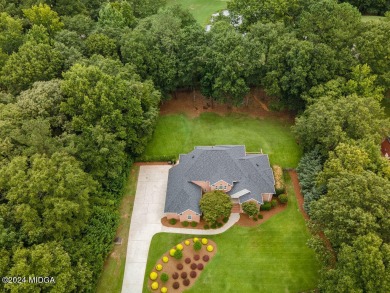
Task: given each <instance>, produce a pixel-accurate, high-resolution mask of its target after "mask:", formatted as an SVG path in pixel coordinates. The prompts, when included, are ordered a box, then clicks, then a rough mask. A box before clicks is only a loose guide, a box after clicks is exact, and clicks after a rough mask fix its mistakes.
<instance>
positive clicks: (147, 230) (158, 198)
mask: <svg viewBox="0 0 390 293" xmlns="http://www.w3.org/2000/svg"><path fill="white" fill-rule="evenodd" d="M170 168H171V166H169V165H144V166H141V167H140V171H139V175H138V183H137V192H136V194H135V200H134V207H133V213H132V216H131V224H130V233H129V241H128V244H127V255H126V265H125V273H124V278H123V284H122V293H141V292H142V287H143V282H144V275H145V269H146V262H147V260H148V252H149V246H150V242H151V240H152V237H153V235H154V234H156V233H159V232H169V233H181V234H198V235H213V234H219V233H222V232H224V231H226V230H227V229H229V228H230V227H231V226H233V225H234V223H236V222H237V221H238V220H239V218H240V216H239V214H232V215H231V216H230V218H229V221H228V222H227V223H226V224H225V225H224V226H223V227H222V228H219V229H215V230H199V229H183V228H171V227H165V226H163V225H162V224H161V218H162V217H163V216H164V204H165V193H166V190H167V181H168V172H169V169H170Z"/></svg>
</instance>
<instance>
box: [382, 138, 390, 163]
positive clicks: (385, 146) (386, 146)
mask: <svg viewBox="0 0 390 293" xmlns="http://www.w3.org/2000/svg"><path fill="white" fill-rule="evenodd" d="M381 151H382V155H383V156H384V157H386V158H387V159H389V160H390V137H387V138H385V140H384V141H383V142H382V144H381Z"/></svg>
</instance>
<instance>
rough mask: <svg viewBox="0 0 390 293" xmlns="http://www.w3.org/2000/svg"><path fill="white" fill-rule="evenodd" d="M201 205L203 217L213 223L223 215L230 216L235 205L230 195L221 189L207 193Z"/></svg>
mask: <svg viewBox="0 0 390 293" xmlns="http://www.w3.org/2000/svg"><path fill="white" fill-rule="evenodd" d="M199 205H200V209H201V211H202V213H203V218H204V219H205V220H206V222H208V223H211V224H212V223H215V222H216V221H217V219H218V218H219V217H221V216H223V217H228V216H229V215H230V211H231V210H232V207H233V204H232V202H231V201H230V197H229V196H228V195H227V194H226V193H224V192H223V191H219V190H215V191H212V192H207V193H205V194H204V195H203V197H202V198H201V200H200V203H199Z"/></svg>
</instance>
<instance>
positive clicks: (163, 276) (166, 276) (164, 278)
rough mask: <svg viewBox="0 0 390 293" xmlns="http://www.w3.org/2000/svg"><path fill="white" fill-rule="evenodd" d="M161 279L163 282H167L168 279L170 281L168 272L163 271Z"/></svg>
mask: <svg viewBox="0 0 390 293" xmlns="http://www.w3.org/2000/svg"><path fill="white" fill-rule="evenodd" d="M160 280H161V281H162V282H163V283H165V282H166V281H168V280H169V276H168V274H167V273H162V274H161V277H160Z"/></svg>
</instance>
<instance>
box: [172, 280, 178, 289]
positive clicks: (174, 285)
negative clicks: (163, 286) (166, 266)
mask: <svg viewBox="0 0 390 293" xmlns="http://www.w3.org/2000/svg"><path fill="white" fill-rule="evenodd" d="M179 287H180V284H179V282H175V283H173V284H172V288H173V289H179Z"/></svg>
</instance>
